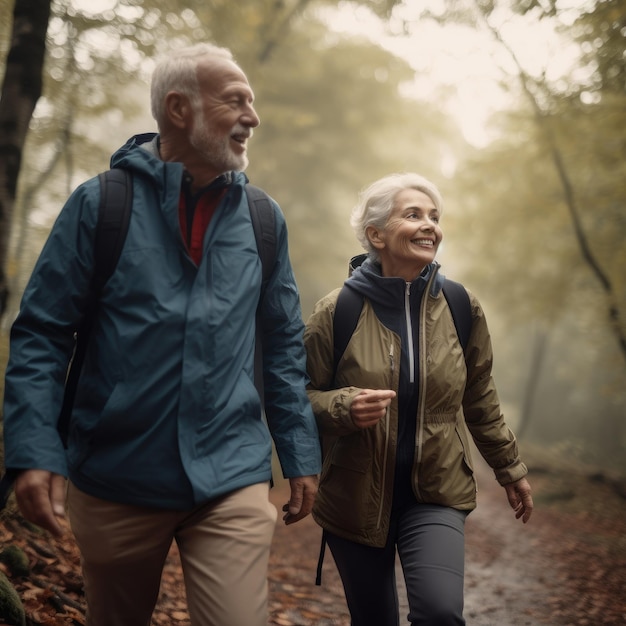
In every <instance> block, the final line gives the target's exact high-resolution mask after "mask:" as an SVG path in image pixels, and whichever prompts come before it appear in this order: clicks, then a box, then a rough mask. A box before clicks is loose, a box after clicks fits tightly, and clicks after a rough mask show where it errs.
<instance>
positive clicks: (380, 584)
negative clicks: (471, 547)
mask: <svg viewBox="0 0 626 626" xmlns="http://www.w3.org/2000/svg"><path fill="white" fill-rule="evenodd" d="M466 517H467V513H466V512H463V511H457V510H456V509H451V508H448V507H442V506H437V505H430V504H414V505H412V506H410V507H409V508H407V509H404V510H403V511H402V512H401V513H399V514H394V515H392V519H391V528H390V531H389V538H388V540H387V545H386V546H385V547H384V548H372V547H370V546H365V545H362V544H359V543H355V542H353V541H348V540H346V539H342V538H341V537H337V536H336V535H333V534H331V533H329V532H327V533H326V535H327V541H328V546H329V548H330V550H331V552H332V555H333V558H334V560H335V563H336V565H337V569H338V570H339V574H340V576H341V580H342V582H343V587H344V591H345V594H346V601H347V603H348V609H349V610H350V616H351V618H352V621H351V623H352V626H398V625H399V623H400V621H399V607H398V590H397V586H396V573H395V563H396V550H397V553H398V555H399V557H400V562H401V565H402V571H403V574H404V579H405V583H406V587H407V595H408V601H409V615H408V620H409V623H410V624H411V625H412V626H462V625H464V624H465V620H464V619H463V576H464V551H465V536H464V528H465V518H466Z"/></svg>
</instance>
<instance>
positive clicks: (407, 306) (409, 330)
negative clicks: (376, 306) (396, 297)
mask: <svg viewBox="0 0 626 626" xmlns="http://www.w3.org/2000/svg"><path fill="white" fill-rule="evenodd" d="M410 296H411V283H407V284H406V289H405V290H404V319H405V322H406V336H407V342H406V343H407V346H408V348H409V381H410V382H411V384H412V383H413V382H415V363H414V359H415V350H414V347H413V323H412V321H411V299H410Z"/></svg>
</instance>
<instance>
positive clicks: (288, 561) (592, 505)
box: [0, 454, 626, 626]
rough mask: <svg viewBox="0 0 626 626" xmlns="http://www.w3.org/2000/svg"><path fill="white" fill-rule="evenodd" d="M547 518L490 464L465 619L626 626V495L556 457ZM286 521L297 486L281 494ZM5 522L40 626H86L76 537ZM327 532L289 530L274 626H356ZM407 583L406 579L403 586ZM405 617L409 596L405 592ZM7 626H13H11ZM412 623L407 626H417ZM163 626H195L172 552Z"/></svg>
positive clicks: (482, 470) (537, 466) (0, 532)
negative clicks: (526, 508) (20, 555)
mask: <svg viewBox="0 0 626 626" xmlns="http://www.w3.org/2000/svg"><path fill="white" fill-rule="evenodd" d="M525 459H526V460H527V461H529V466H530V467H531V475H530V480H531V484H532V487H533V496H534V499H535V505H536V510H535V512H534V514H533V517H532V520H531V521H530V523H529V524H527V525H523V524H521V523H520V522H519V521H518V520H515V518H514V515H513V513H512V511H511V509H510V508H509V506H508V503H507V501H506V496H505V492H504V490H503V489H502V488H501V487H500V486H499V485H498V484H497V483H496V482H495V480H494V479H493V474H492V473H491V471H490V470H489V469H488V468H486V467H485V466H484V464H482V463H479V465H478V468H477V473H478V480H479V499H478V508H477V509H476V511H474V512H473V513H472V514H471V515H470V516H469V517H468V520H467V525H466V546H467V548H466V581H465V589H466V593H465V617H466V620H467V624H468V626H542V625H548V626H618V625H619V626H622V625H625V624H626V595H625V592H624V590H625V589H626V487H625V486H624V482H623V481H621V482H620V480H615V479H613V478H611V479H609V478H610V477H608V476H607V475H606V474H603V473H599V472H593V471H590V470H589V469H588V468H582V467H579V466H577V465H576V464H574V463H569V465H566V464H565V463H564V462H563V461H562V460H556V459H554V458H553V457H552V456H549V455H548V456H546V455H544V456H540V457H537V458H532V459H529V457H528V455H526V454H525ZM271 497H272V500H273V502H274V503H275V505H276V506H277V507H278V508H279V509H280V508H281V507H282V505H283V504H284V502H286V500H287V497H288V493H287V489H286V484H283V485H282V486H279V487H276V488H275V489H273V490H272V494H271ZM3 516H4V517H3V518H0V549H2V547H5V546H8V545H11V544H14V545H17V546H19V547H21V548H22V550H24V552H25V553H26V555H27V557H28V559H29V562H30V571H31V573H30V575H28V576H22V577H19V576H16V575H14V574H12V573H11V572H10V570H9V568H7V566H6V565H4V564H2V563H0V570H1V571H3V572H5V573H6V574H7V575H8V576H9V578H10V579H11V581H12V582H13V584H14V585H15V587H16V589H17V591H18V593H19V595H20V598H21V599H22V602H23V603H24V605H25V608H26V613H27V618H28V620H27V624H28V625H29V626H35V625H39V624H41V625H43V624H45V625H46V626H61V625H66V624H74V625H76V626H80V625H82V624H84V597H83V595H82V585H81V579H80V573H79V568H78V562H79V558H78V552H77V550H76V547H75V545H74V543H73V541H72V540H71V537H70V536H69V535H68V537H67V538H65V539H64V540H62V541H56V540H52V539H51V538H50V537H47V536H45V535H42V534H41V533H39V532H38V531H36V530H34V529H32V528H29V527H28V526H27V525H24V524H23V522H20V518H19V516H17V515H16V514H15V513H14V512H13V513H10V512H5V513H4V514H3ZM320 539H321V530H320V528H319V527H318V526H317V525H316V524H315V523H314V522H313V520H312V519H311V518H310V517H309V518H307V519H305V520H302V521H301V522H299V523H297V524H295V525H293V526H289V527H286V526H284V524H283V523H282V522H281V521H280V520H279V522H278V524H277V526H276V533H275V536H274V542H273V548H272V554H271V560H270V569H269V589H270V618H269V624H270V625H273V626H349V624H350V619H349V616H348V612H347V609H346V605H345V600H344V595H343V589H342V587H341V582H340V580H339V576H338V574H337V571H336V569H335V565H334V563H333V560H332V555H331V554H330V552H329V551H327V553H326V559H325V561H324V567H323V579H322V586H321V587H316V586H315V584H314V582H315V573H316V567H317V559H318V554H319V547H320ZM401 579H402V575H401V572H400V570H398V580H401ZM400 599H401V605H402V614H403V615H406V614H407V613H408V610H407V608H406V595H405V594H404V593H403V590H402V589H401V590H400ZM1 614H2V611H1V609H0V624H4V623H6V622H4V621H3V620H2V617H1ZM405 623H406V622H401V624H405ZM153 626H189V617H188V615H187V610H186V604H185V593H184V587H183V584H182V573H181V571H180V564H179V561H178V555H177V552H176V549H175V548H172V550H171V552H170V555H169V557H168V562H167V565H166V568H165V571H164V574H163V580H162V588H161V596H160V599H159V603H158V605H157V608H156V611H155V614H154V618H153Z"/></svg>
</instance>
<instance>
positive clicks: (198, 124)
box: [189, 60, 260, 173]
mask: <svg viewBox="0 0 626 626" xmlns="http://www.w3.org/2000/svg"><path fill="white" fill-rule="evenodd" d="M198 82H199V85H200V102H199V106H198V107H196V108H195V113H194V124H193V128H192V129H191V132H190V133H189V142H190V143H191V145H192V146H193V148H194V149H195V150H196V151H197V152H198V154H199V155H200V156H201V158H202V159H203V160H204V161H205V162H206V163H207V165H209V166H210V167H211V168H212V169H215V170H216V171H217V172H219V173H224V172H227V171H230V170H239V171H243V170H245V169H246V167H247V166H248V157H247V143H248V139H249V138H250V137H252V129H253V128H256V127H257V126H258V125H259V122H260V120H259V117H258V115H257V114H256V111H255V110H254V107H253V106H252V103H253V101H254V94H253V92H252V89H251V88H250V85H249V84H248V80H247V78H246V76H245V74H244V73H243V72H242V71H241V69H240V68H239V67H237V65H235V63H233V62H231V61H227V60H223V61H218V62H215V61H213V62H212V63H211V64H208V63H201V64H200V65H199V67H198Z"/></svg>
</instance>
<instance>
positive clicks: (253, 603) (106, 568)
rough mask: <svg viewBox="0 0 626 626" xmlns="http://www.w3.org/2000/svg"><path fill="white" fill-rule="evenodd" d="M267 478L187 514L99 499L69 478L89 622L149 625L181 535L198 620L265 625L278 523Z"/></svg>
mask: <svg viewBox="0 0 626 626" xmlns="http://www.w3.org/2000/svg"><path fill="white" fill-rule="evenodd" d="M268 492H269V486H268V484H267V483H262V484H257V485H252V486H250V487H246V488H244V489H240V490H238V491H236V492H234V493H231V494H228V495H227V496H224V497H222V498H219V499H217V500H215V501H213V502H210V503H209V504H205V505H203V506H201V507H198V508H197V509H193V510H191V511H187V512H181V511H168V510H164V509H151V508H145V507H136V506H128V505H124V504H118V503H115V502H109V501H107V500H100V499H98V498H94V497H92V496H89V495H87V494H85V493H83V492H81V491H79V490H78V489H77V488H76V487H75V486H74V485H72V484H70V486H69V492H68V505H69V515H70V522H71V525H72V530H73V532H74V535H75V537H76V541H77V543H78V547H79V549H80V552H81V563H82V569H83V579H84V584H85V594H86V597H87V624H88V626H148V625H149V624H150V619H151V616H152V612H153V610H154V606H155V604H156V601H157V598H158V595H159V586H160V581H161V574H162V570H163V565H164V563H165V559H166V557H167V554H168V552H169V549H170V547H171V545H172V540H174V541H176V543H177V545H178V549H179V552H180V558H181V563H182V568H183V574H184V579H185V588H186V593H187V604H188V607H189V615H190V618H191V624H192V625H193V626H266V625H267V620H268V607H267V568H268V562H269V551H270V545H271V541H272V536H273V533H274V527H275V524H276V518H277V511H276V507H274V505H273V504H271V503H270V502H269V498H268Z"/></svg>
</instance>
